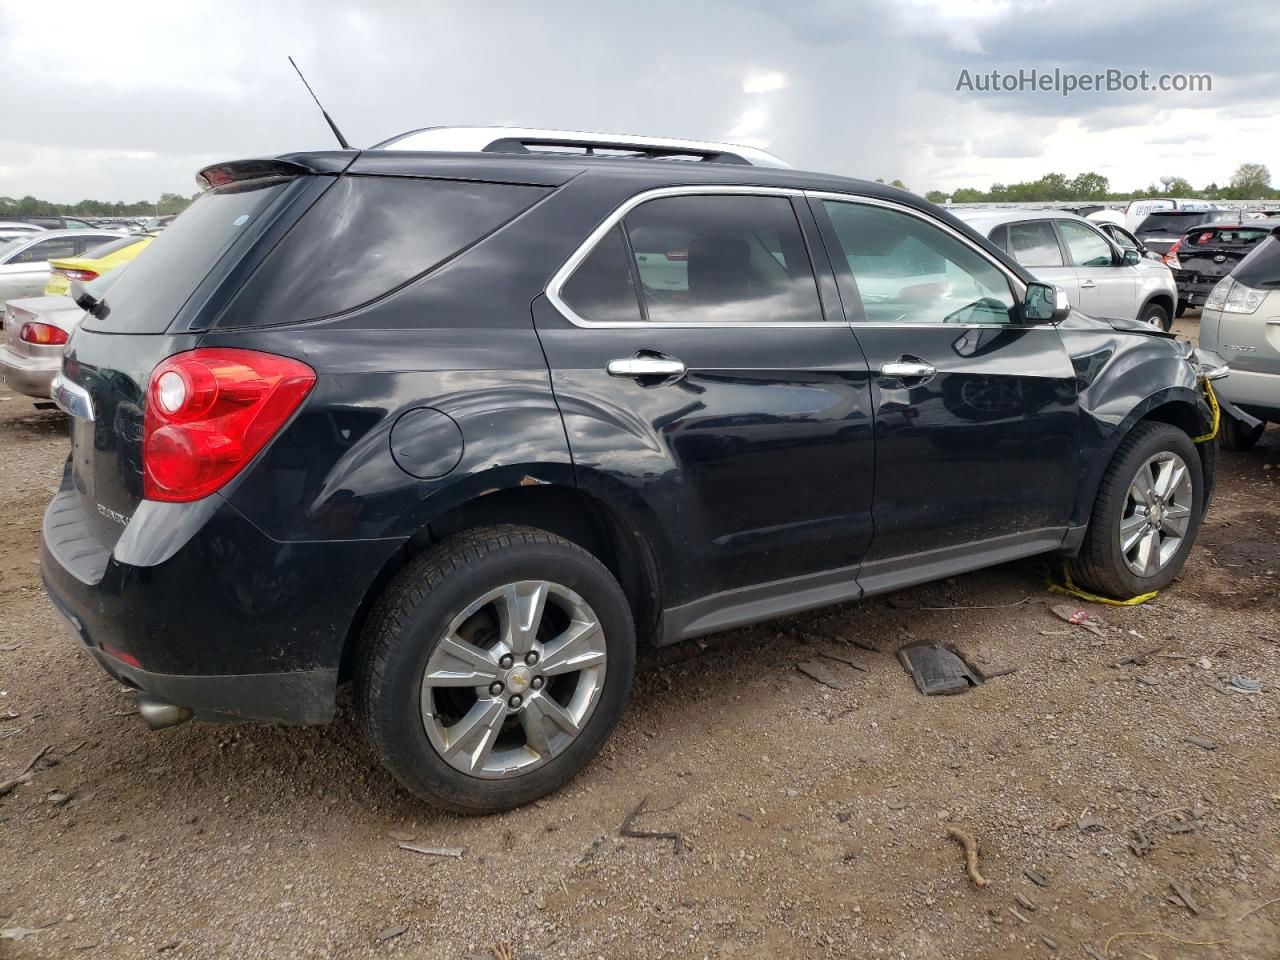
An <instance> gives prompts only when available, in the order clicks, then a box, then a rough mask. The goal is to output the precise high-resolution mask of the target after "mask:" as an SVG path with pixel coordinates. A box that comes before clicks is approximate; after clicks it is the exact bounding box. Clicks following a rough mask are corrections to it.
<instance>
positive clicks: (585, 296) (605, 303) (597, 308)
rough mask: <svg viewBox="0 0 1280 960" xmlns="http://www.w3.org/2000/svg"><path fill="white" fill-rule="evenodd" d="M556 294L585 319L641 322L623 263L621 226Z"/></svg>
mask: <svg viewBox="0 0 1280 960" xmlns="http://www.w3.org/2000/svg"><path fill="white" fill-rule="evenodd" d="M560 295H561V296H562V297H563V298H564V301H565V303H567V304H568V305H569V306H570V307H572V308H573V311H574V312H575V313H576V314H578V316H580V317H584V318H585V319H587V320H595V321H597V322H609V323H617V322H631V323H634V322H636V321H638V320H640V319H641V316H640V298H639V297H637V296H636V287H635V282H634V281H633V280H632V277H631V268H630V266H628V264H627V245H626V241H625V239H624V238H623V235H622V227H621V225H619V226H617V227H615V228H614V229H613V230H610V231H609V232H608V234H606V235H605V237H604V239H603V240H601V241H600V242H599V243H598V244H596V246H595V248H594V249H593V250H592V251H591V254H590V255H589V256H588V257H587V259H585V260H583V261H582V263H581V264H580V265H579V266H578V269H577V270H575V271H574V272H573V276H572V277H570V278H569V282H568V283H566V284H565V285H564V288H563V289H562V290H561V291H560Z"/></svg>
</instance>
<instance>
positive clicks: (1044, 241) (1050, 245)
mask: <svg viewBox="0 0 1280 960" xmlns="http://www.w3.org/2000/svg"><path fill="white" fill-rule="evenodd" d="M953 212H954V213H955V215H956V216H958V217H959V218H960V219H961V220H964V221H965V222H966V223H968V224H969V226H971V227H973V228H974V229H975V230H977V231H978V232H979V233H981V234H983V235H984V236H986V237H987V238H989V239H990V240H991V242H992V243H994V244H995V245H996V246H997V247H999V248H1000V249H1001V250H1004V251H1005V252H1006V253H1008V254H1009V256H1011V257H1013V258H1014V259H1015V260H1017V261H1018V262H1019V263H1020V264H1022V265H1023V266H1024V267H1026V268H1027V269H1028V270H1030V271H1031V272H1032V273H1034V274H1035V275H1036V277H1038V278H1039V279H1041V280H1044V281H1046V282H1048V283H1052V284H1054V285H1055V286H1058V287H1060V288H1061V289H1062V290H1063V291H1065V292H1066V294H1067V299H1068V300H1069V301H1070V302H1071V305H1072V306H1073V307H1075V308H1076V309H1078V310H1080V311H1081V312H1082V313H1087V314H1090V315H1091V316H1095V317H1101V318H1104V319H1108V320H1135V319H1136V320H1141V321H1143V322H1144V323H1149V324H1151V325H1152V326H1156V327H1159V328H1160V329H1162V330H1168V329H1169V327H1170V326H1171V325H1172V324H1173V311H1174V307H1175V305H1176V304H1177V302H1178V288H1177V285H1176V284H1175V283H1174V280H1173V271H1171V270H1170V269H1169V268H1168V267H1167V266H1165V265H1164V264H1163V263H1161V262H1159V261H1157V260H1150V259H1147V258H1145V257H1143V256H1142V255H1141V254H1140V253H1139V252H1138V251H1137V250H1126V249H1122V248H1121V247H1120V246H1119V245H1118V244H1117V243H1116V242H1115V241H1114V240H1112V239H1111V238H1109V237H1108V236H1106V235H1105V234H1104V233H1102V231H1100V230H1099V229H1098V227H1097V225H1096V224H1093V223H1090V222H1089V221H1088V220H1085V219H1084V218H1083V217H1077V216H1076V215H1075V214H1073V213H1065V212H1063V211H1061V210H1019V209H1014V208H1008V209H995V208H991V209H982V208H973V209H968V210H955V211H953Z"/></svg>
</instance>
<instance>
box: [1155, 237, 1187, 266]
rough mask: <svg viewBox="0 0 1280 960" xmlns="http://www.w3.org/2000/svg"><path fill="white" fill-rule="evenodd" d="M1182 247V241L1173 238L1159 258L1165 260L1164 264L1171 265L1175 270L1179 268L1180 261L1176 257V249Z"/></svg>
mask: <svg viewBox="0 0 1280 960" xmlns="http://www.w3.org/2000/svg"><path fill="white" fill-rule="evenodd" d="M1180 249H1182V241H1181V240H1175V241H1174V242H1173V246H1172V247H1170V248H1169V249H1168V250H1167V251H1165V254H1164V256H1163V257H1161V258H1160V259H1161V260H1163V261H1164V262H1165V266H1169V267H1173V268H1174V269H1175V270H1177V269H1181V267H1182V261H1181V260H1179V259H1178V251H1179V250H1180Z"/></svg>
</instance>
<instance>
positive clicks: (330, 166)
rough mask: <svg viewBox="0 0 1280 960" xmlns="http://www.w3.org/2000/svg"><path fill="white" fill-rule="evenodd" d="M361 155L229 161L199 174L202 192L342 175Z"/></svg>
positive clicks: (324, 154) (300, 155)
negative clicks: (315, 175) (248, 183)
mask: <svg viewBox="0 0 1280 960" xmlns="http://www.w3.org/2000/svg"><path fill="white" fill-rule="evenodd" d="M359 155H360V151H358V150H326V151H321V152H316V153H291V154H286V155H284V156H282V157H270V158H257V159H252V160H230V161H228V162H226V163H215V164H213V165H212V166H208V167H205V168H204V169H203V170H201V171H200V172H199V173H197V174H196V184H197V185H198V186H199V187H200V189H201V190H208V189H209V188H210V187H224V186H226V185H227V184H229V183H243V182H244V181H247V180H266V179H272V178H275V177H298V176H302V175H303V174H308V173H330V174H333V173H341V172H342V171H343V170H345V169H347V167H349V166H351V163H352V161H353V160H355V158H356V157H358V156H359Z"/></svg>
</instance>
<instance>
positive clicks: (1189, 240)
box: [1182, 227, 1271, 247]
mask: <svg viewBox="0 0 1280 960" xmlns="http://www.w3.org/2000/svg"><path fill="white" fill-rule="evenodd" d="M1269 236H1271V231H1270V230H1268V229H1266V228H1265V227H1224V228H1220V229H1213V230H1204V231H1194V232H1192V233H1189V234H1187V236H1186V238H1185V239H1184V240H1183V241H1182V242H1183V243H1185V244H1187V245H1189V246H1193V247H1198V246H1217V245H1219V244H1221V245H1223V246H1239V247H1247V246H1250V245H1252V244H1255V243H1257V242H1258V241H1260V240H1265V239H1267V237H1269Z"/></svg>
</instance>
